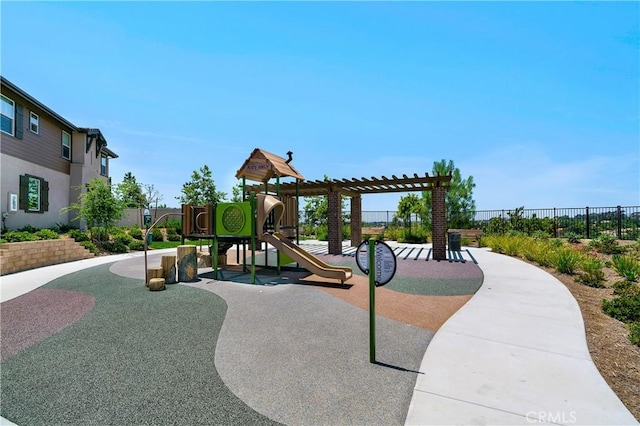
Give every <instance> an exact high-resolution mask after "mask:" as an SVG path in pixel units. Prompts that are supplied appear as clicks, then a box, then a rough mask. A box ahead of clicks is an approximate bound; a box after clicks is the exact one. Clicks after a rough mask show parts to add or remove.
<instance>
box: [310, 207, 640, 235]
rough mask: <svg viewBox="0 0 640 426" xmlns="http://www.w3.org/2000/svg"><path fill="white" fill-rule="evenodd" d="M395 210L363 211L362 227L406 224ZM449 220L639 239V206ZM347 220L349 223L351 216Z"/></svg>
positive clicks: (419, 219)
mask: <svg viewBox="0 0 640 426" xmlns="http://www.w3.org/2000/svg"><path fill="white" fill-rule="evenodd" d="M349 213H350V212H349V211H344V212H343V218H348V215H349ZM396 213H397V212H396V211H393V210H384V211H363V212H362V226H384V227H389V226H391V225H398V226H401V225H402V224H403V223H402V221H401V220H399V219H398V218H397V216H396ZM299 214H300V216H299V217H300V224H301V225H310V224H309V223H308V221H307V220H306V218H305V214H304V211H300V212H299ZM447 220H448V223H449V224H450V227H455V228H480V229H482V230H483V231H484V232H505V231H508V230H516V231H521V232H525V233H527V234H532V233H534V232H536V231H542V232H545V233H547V234H549V235H551V236H553V237H559V238H562V237H566V236H568V235H575V236H577V237H578V238H597V237H598V236H599V235H602V234H608V235H612V236H615V237H616V238H618V239H621V240H636V239H638V238H640V206H615V207H568V208H558V207H552V208H542V209H523V208H517V209H500V210H477V211H475V212H462V213H460V214H459V217H457V218H451V217H449V218H448V219H447ZM344 221H345V222H347V223H348V219H346V220H344ZM411 222H412V223H418V224H424V225H425V226H430V224H431V214H430V213H428V214H426V215H424V216H420V215H417V214H413V215H411ZM461 223H462V224H461ZM451 225H454V226H451Z"/></svg>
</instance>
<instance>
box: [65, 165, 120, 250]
mask: <svg viewBox="0 0 640 426" xmlns="http://www.w3.org/2000/svg"><path fill="white" fill-rule="evenodd" d="M124 208H125V206H124V203H123V202H122V198H121V196H120V195H119V194H118V193H117V191H116V193H115V194H114V192H112V191H111V187H110V186H109V184H108V183H107V182H105V181H104V180H103V179H100V178H95V179H93V180H92V181H91V182H89V183H88V184H87V191H86V192H83V193H82V194H80V197H79V201H78V202H77V203H73V204H71V205H70V206H69V207H66V208H65V209H63V211H70V210H75V211H76V212H77V217H75V218H74V219H83V220H85V221H86V222H87V227H88V228H89V233H90V235H91V238H92V239H93V230H94V228H95V227H96V226H102V227H104V229H105V230H109V229H111V228H113V227H114V226H115V225H116V223H117V222H118V220H120V219H121V218H122V216H123V214H122V213H123V210H124ZM100 235H102V233H100Z"/></svg>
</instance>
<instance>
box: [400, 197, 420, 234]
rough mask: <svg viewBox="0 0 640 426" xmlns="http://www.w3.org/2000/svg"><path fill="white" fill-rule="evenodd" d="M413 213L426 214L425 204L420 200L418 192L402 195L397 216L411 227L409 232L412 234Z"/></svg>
mask: <svg viewBox="0 0 640 426" xmlns="http://www.w3.org/2000/svg"><path fill="white" fill-rule="evenodd" d="M413 214H417V215H420V216H424V205H423V204H422V203H421V202H420V198H419V197H418V196H417V195H416V194H408V195H406V196H404V197H400V202H399V203H398V211H397V213H396V216H397V217H398V218H399V219H402V221H403V222H404V224H405V226H407V227H408V228H409V234H411V215H413Z"/></svg>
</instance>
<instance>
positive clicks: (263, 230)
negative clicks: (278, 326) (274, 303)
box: [182, 149, 352, 284]
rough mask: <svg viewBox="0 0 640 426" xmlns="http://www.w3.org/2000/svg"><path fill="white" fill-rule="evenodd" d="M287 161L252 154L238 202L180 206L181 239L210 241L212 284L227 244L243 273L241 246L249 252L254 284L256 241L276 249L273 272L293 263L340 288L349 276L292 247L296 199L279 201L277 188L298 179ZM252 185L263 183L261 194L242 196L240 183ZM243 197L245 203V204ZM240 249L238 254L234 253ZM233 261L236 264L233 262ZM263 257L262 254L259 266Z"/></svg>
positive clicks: (257, 152)
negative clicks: (285, 180)
mask: <svg viewBox="0 0 640 426" xmlns="http://www.w3.org/2000/svg"><path fill="white" fill-rule="evenodd" d="M288 155H289V159H288V160H285V159H283V158H281V157H278V156H276V155H274V154H271V153H268V152H266V151H263V150H260V149H255V150H254V151H253V153H252V154H251V156H250V157H249V159H247V161H245V163H244V164H243V166H242V167H241V168H240V169H239V170H238V172H237V174H236V177H238V178H242V185H243V199H244V201H242V202H236V203H218V204H217V205H215V206H213V205H207V206H191V205H188V204H185V205H183V206H182V218H183V220H182V224H183V238H198V239H210V240H212V241H213V245H212V247H211V260H212V267H213V273H214V278H215V279H217V273H218V265H219V263H220V260H222V259H224V257H222V256H219V255H220V253H222V254H224V253H226V250H227V249H228V248H230V247H231V246H232V245H233V244H236V245H237V246H238V250H237V256H238V257H239V256H240V251H242V265H243V271H246V268H247V266H248V265H247V250H246V248H247V245H249V246H250V248H251V250H250V253H251V262H250V267H251V282H252V283H254V284H255V268H256V258H255V254H256V247H257V244H258V243H259V242H265V243H268V244H270V245H272V246H273V247H274V248H275V249H276V250H277V262H276V268H277V269H278V273H279V272H280V268H281V267H282V266H285V265H288V264H290V263H293V262H295V263H297V264H298V265H299V266H301V267H302V268H305V269H307V270H308V271H309V272H311V273H313V274H316V275H318V276H321V277H323V278H330V279H337V280H340V282H341V283H344V281H346V280H348V279H349V278H351V276H352V270H351V268H347V267H340V266H332V265H328V264H326V263H325V262H323V261H322V260H320V259H318V258H317V257H316V256H313V255H312V254H311V253H308V252H307V251H305V250H304V249H302V248H301V247H300V246H298V245H297V244H296V243H295V242H294V241H293V240H296V242H298V231H299V229H298V214H297V212H298V196H296V197H293V196H292V195H291V194H287V195H284V196H280V194H279V191H278V188H279V186H280V178H282V177H294V178H295V179H296V184H299V182H300V181H301V180H303V179H304V177H302V175H300V174H299V173H298V172H297V171H296V170H295V168H293V166H291V165H290V162H291V153H289V154H288ZM273 177H275V179H276V185H275V187H272V188H274V189H275V193H271V194H270V193H269V192H268V181H269V180H270V179H271V178H273ZM247 179H252V180H258V181H260V182H262V183H263V184H264V193H258V194H256V193H253V192H252V193H249V194H247V191H246V180H247ZM247 198H248V200H247ZM240 247H242V250H240ZM239 260H240V259H239V258H238V263H240V262H239ZM264 266H268V255H267V251H265V265H264Z"/></svg>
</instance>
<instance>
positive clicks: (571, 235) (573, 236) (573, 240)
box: [564, 232, 580, 244]
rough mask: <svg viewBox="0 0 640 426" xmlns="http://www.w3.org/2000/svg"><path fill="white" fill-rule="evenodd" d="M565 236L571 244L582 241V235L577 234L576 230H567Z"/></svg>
mask: <svg viewBox="0 0 640 426" xmlns="http://www.w3.org/2000/svg"><path fill="white" fill-rule="evenodd" d="M564 237H565V238H566V239H567V241H568V242H570V243H571V244H577V243H579V242H580V235H578V234H576V233H575V232H567V233H565V234H564Z"/></svg>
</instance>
